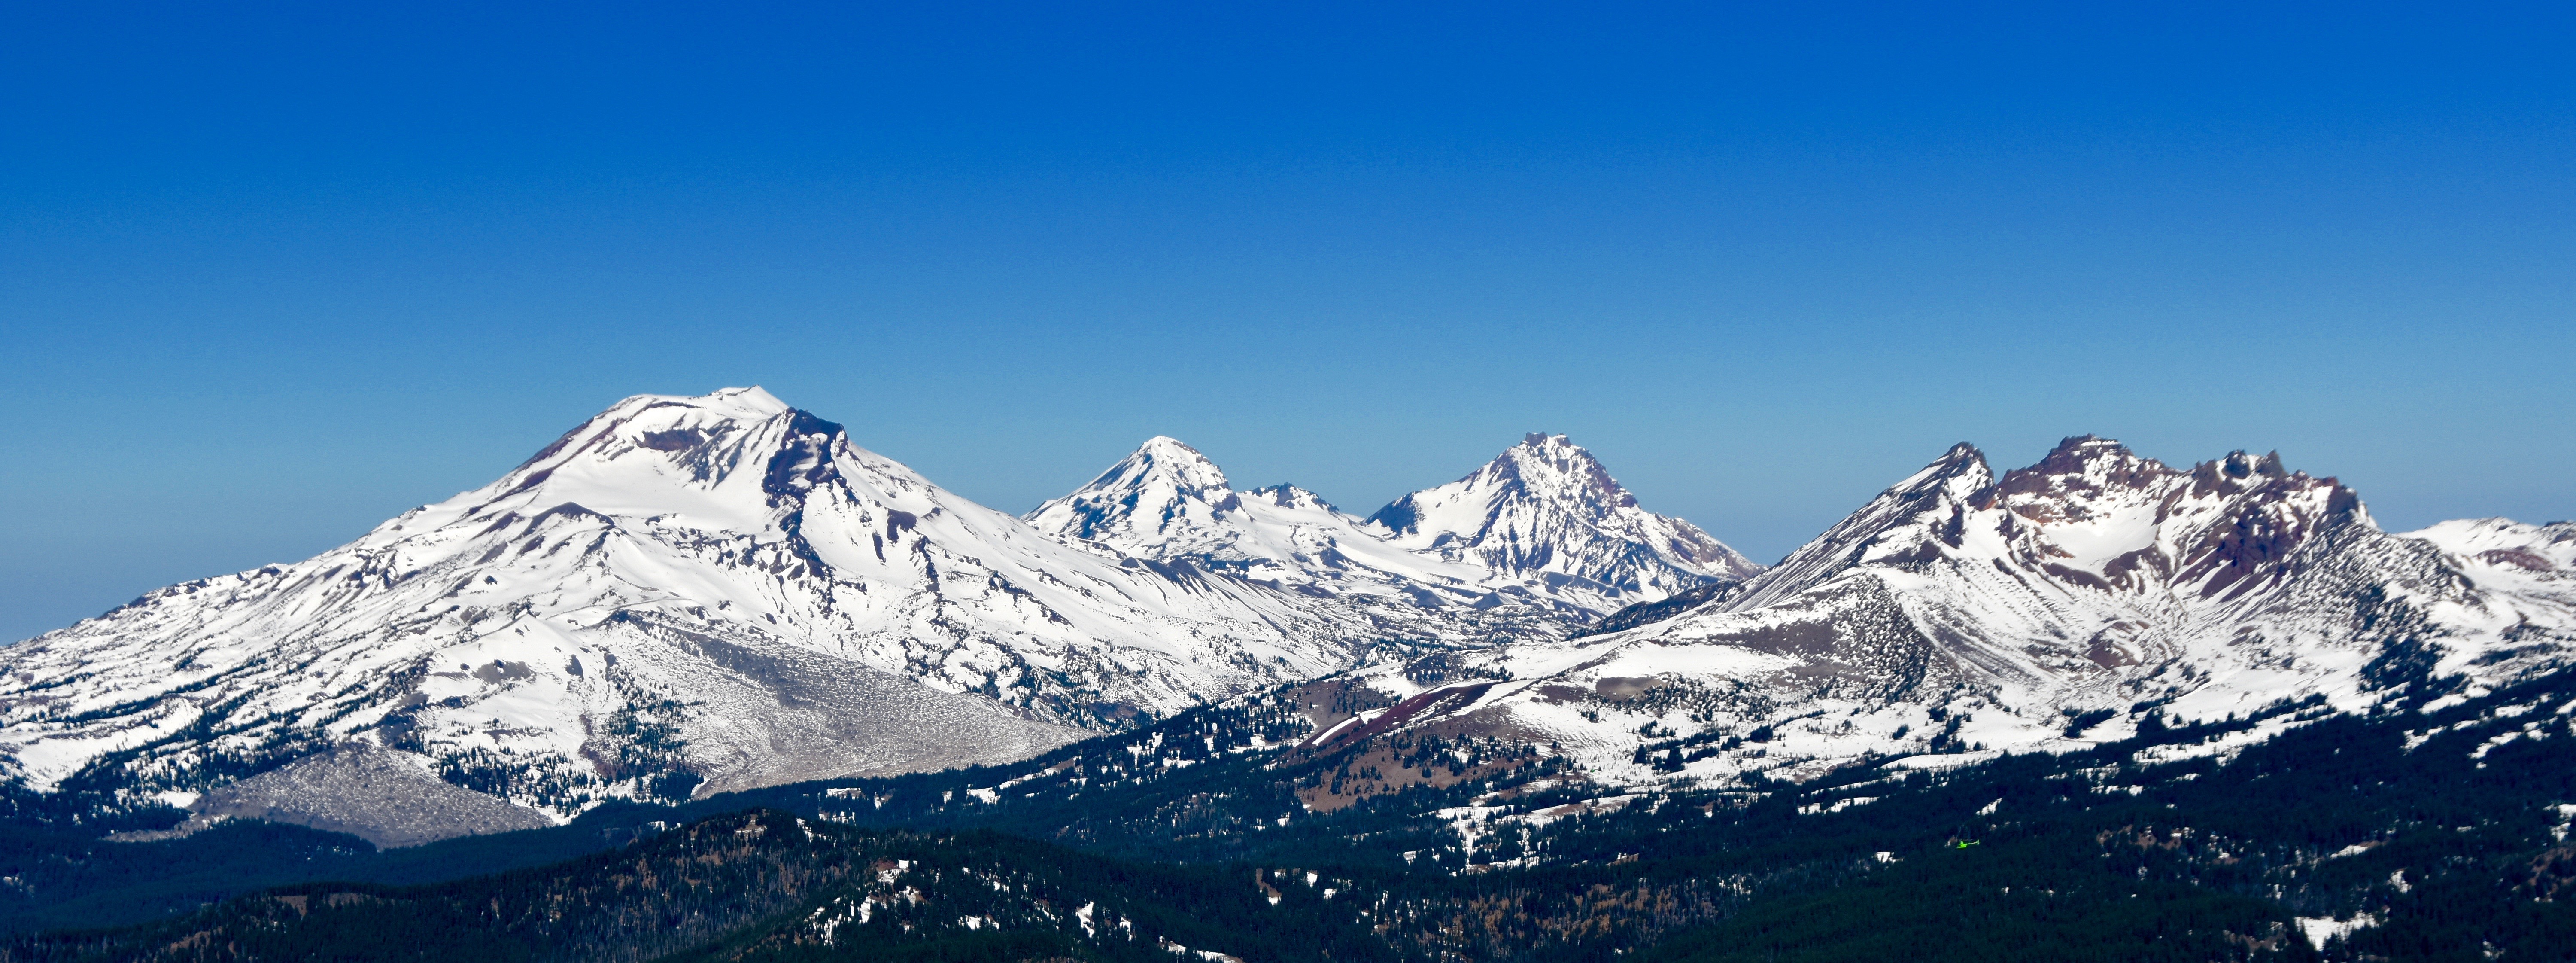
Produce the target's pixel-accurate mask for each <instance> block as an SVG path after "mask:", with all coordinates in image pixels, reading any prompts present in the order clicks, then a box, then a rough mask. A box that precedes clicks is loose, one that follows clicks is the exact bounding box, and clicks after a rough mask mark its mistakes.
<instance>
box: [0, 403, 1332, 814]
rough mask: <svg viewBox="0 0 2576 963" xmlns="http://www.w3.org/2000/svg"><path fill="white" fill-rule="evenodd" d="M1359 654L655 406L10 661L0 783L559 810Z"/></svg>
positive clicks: (720, 416)
mask: <svg viewBox="0 0 2576 963" xmlns="http://www.w3.org/2000/svg"><path fill="white" fill-rule="evenodd" d="M1349 642H1350V639H1349V638H1348V637H1347V633H1343V632H1339V631H1337V630H1336V629H1335V628H1334V626H1333V625H1332V624H1330V620H1328V619H1325V618H1322V617H1319V616H1318V615H1317V614H1316V613H1315V612H1314V611H1313V610H1312V609H1311V608H1310V607H1307V606H1305V605H1302V604H1301V603H1300V602H1299V600H1298V598H1297V597H1296V596H1294V595H1291V594H1288V593H1281V592H1277V591H1273V590H1271V589H1268V588H1266V587H1263V586H1259V585H1255V584H1253V583H1250V582H1247V581H1244V580H1241V579H1236V578H1231V577H1227V576H1223V575H1212V574H1209V573H1205V572H1201V571H1198V570H1196V569H1192V568H1189V567H1186V566H1173V565H1163V564H1159V563H1152V562H1147V561H1142V560H1138V559H1133V558H1122V557H1117V556H1115V555H1114V553H1113V554H1107V555H1104V554H1102V553H1098V552H1095V551H1086V550H1082V549H1079V548H1075V547H1071V546H1068V545H1066V544H1063V543H1061V542H1059V541H1057V540H1055V539H1051V538H1048V537H1045V536H1042V535H1040V534H1039V533H1038V532H1036V531H1034V530H1032V529H1031V528H1029V527H1028V526H1027V525H1025V524H1023V523H1021V522H1020V521H1019V520H1018V519H1015V518H1013V517H1011V516H1009V515H1005V514H1002V513H1000V512H995V511H992V510H989V509H986V508H983V507H981V506H978V505H975V504H973V503H971V502H968V501H966V500H965V499H962V498H959V497H957V496H955V495H953V494H950V493H949V492H946V491H944V490H942V489H940V488H939V487H938V486H936V485H933V484H931V483H930V482H928V481H927V480H925V479H923V478H922V477H921V476H919V475H917V474H915V473H914V472H912V471H911V470H910V469H907V468H905V467H904V466H902V465H900V464H897V463H895V462H893V461H891V460H888V459H886V458H884V457H882V456H879V455H877V454H874V453H872V452H869V451H867V450H865V449H862V448H859V447H857V446H856V445H854V444H852V443H851V441H850V439H849V436H848V435H847V433H845V432H844V431H843V430H842V429H841V427H840V426H838V425H835V424H832V423H830V422H825V421H822V420H820V419H818V418H815V417H814V416H812V415H809V414H806V413H804V412H802V411H797V410H794V409H791V408H789V407H787V406H786V405H784V404H782V403H780V402H779V401H778V400H777V399H775V398H773V397H771V396H769V395H768V394H767V393H766V392H763V391H761V390H759V389H757V388H749V389H727V390H724V391H719V392H716V393H714V394H711V395H707V396H704V397H696V398H687V397H663V396H639V397H635V398H629V399H627V400H625V401H623V402H620V403H618V404H617V405H616V406H614V407H612V408H610V409H608V410H607V411H605V412H603V413H601V414H600V415H598V416H596V417H594V418H592V419H590V420H589V421H588V422H586V423H584V424H583V425H581V426H580V427H579V428H576V429H574V430H573V431H572V432H571V433H569V434H566V435H565V436H563V438H562V439H561V440H559V441H557V442H555V443H554V444H553V445H551V446H549V447H547V448H546V449H545V450H544V451H542V452H539V453H538V454H537V455H536V457H534V458H531V459H530V460H529V461H528V462H527V463H526V464H524V465H521V466H520V467H519V468H518V469H516V470H514V471H512V472H510V473H509V474H508V475H506V476H504V477H503V478H501V479H500V480H499V481H496V482H494V483H492V484H490V485H487V486H485V487H483V488H480V489H476V490H474V491H471V492H467V493H464V494H462V495H458V496H456V497H455V498H452V499H449V500H447V501H445V502H441V503H439V504H436V505H430V506H425V507H422V508H418V509H415V510H412V511H410V512H406V513H404V514H403V515H402V516H401V517H399V518H395V519H393V520H391V521H388V522H386V523H384V524H383V525H381V526H379V527H378V528H377V529H376V530H375V531H372V532H370V533H368V534H367V535H366V536H365V537H364V538H361V539H359V540H357V541H355V542H352V543H350V544H348V545H345V546H342V547H340V548H337V549H333V550H331V551H329V552H326V553H323V554H322V555H320V556H317V557H315V558H312V559H309V560H307V561H303V562H299V563H294V564H286V565H273V566H268V567H265V568H261V569H257V570H255V571H249V572H243V573H240V574H237V575H231V576H225V577H220V578H211V579H204V580H200V581H196V582H190V583H187V584H184V585H178V586H172V587H170V588H167V589H163V590H160V591H156V592H154V593H152V594H150V595H148V596H146V597H144V598H142V599H138V600H136V601H135V602H134V603H132V604H130V605H128V606H125V607H123V608H120V609H118V610H116V611H113V612H110V613H108V614H106V615H103V616H101V617H99V618H95V619H90V620H86V621H84V622H81V623H80V624H78V625H75V626H72V627H70V628H67V629H63V630H60V631H56V632H52V633H48V634H46V635H44V636H41V637H38V638H36V639H33V640H29V641H27V642H24V643H21V644H18V645H15V646H11V647H9V648H7V649H5V650H0V673H5V674H0V713H5V714H0V762H5V765H6V767H7V772H8V774H9V775H11V776H13V777H15V778H17V779H19V780H21V781H22V783H23V784H24V785H25V786H28V787H30V788H34V789H39V790H51V789H55V788H57V787H67V786H77V787H87V788H90V789H94V790H110V791H114V792H118V793H122V794H125V795H127V796H128V797H132V796H134V795H136V794H145V793H166V794H169V795H168V796H167V798H174V799H186V798H189V797H190V796H191V795H192V794H195V793H199V792H202V791H204V790H207V789H210V788H213V787H215V786H219V785H222V784H225V783H227V782H229V781H231V780H233V779H235V778H238V777H239V776H241V775H243V774H246V773H249V772H253V771H257V770H260V769H263V768H267V767H270V766H273V765H275V764H276V763H277V762H278V761H280V760H284V759H288V758H293V757H297V756H301V755H306V754H309V753H312V752H315V751H318V750H320V749H322V748H324V747H327V746H330V745H333V744H337V743H344V742H348V741H363V742H370V743H376V744H380V745H382V746H385V747H388V748H392V749H396V750H399V751H400V752H401V753H403V754H404V756H405V758H407V759H409V760H410V762H411V764H414V765H418V766H422V767H424V768H425V769H429V770H435V771H438V772H440V773H442V774H443V775H445V776H446V777H447V778H448V779H449V781H451V782H454V783H457V784H459V785H464V786H468V787H471V788H476V789H482V790H485V791H488V792H492V793H495V794H497V795H500V796H503V797H506V798H508V799H511V800H513V801H515V802H519V803H521V804H526V805H533V806H542V807H547V808H548V809H550V810H551V811H553V812H555V813H557V814H558V815H561V814H567V813H571V812H575V811H578V810H579V809H580V808H581V807H583V806H584V805H587V804H589V803H591V802H593V801H596V800H598V799H601V798H605V797H611V796H638V795H644V796H652V795H661V796H670V795H677V794H684V793H686V792H687V791H689V790H690V789H691V788H692V787H697V788H698V789H699V790H700V791H711V790H721V789H733V788H742V787H747V786H753V785H760V784H766V783H776V782H782V781H788V780H795V779H806V778H817V777H823V776H832V775H839V774H843V773H851V772H895V771H905V770H916V769H922V768H939V767H942V766H947V765H954V764H961V763H966V762H975V761H995V760H1000V759H1007V758H1016V757H1020V756H1025V755H1028V754H1030V753H1033V752H1036V751H1039V750H1042V749H1045V748H1047V747H1050V746H1053V745H1056V744H1059V743H1062V742H1064V741H1066V740H1069V739H1072V738H1075V737H1077V736H1079V735H1082V734H1083V733H1084V731H1085V727H1089V728H1098V727H1102V726H1114V725H1116V724H1117V723H1118V722H1119V720H1121V719H1123V718H1126V717H1131V716H1133V715H1135V714H1136V713H1138V712H1139V711H1140V710H1144V711H1155V712H1162V711H1171V710H1176V709H1179V708H1183V707H1186V706H1189V705H1192V704H1196V703H1198V702H1201V701H1204V700H1206V699H1209V698H1214V697H1219V696H1222V695H1225V694H1229V693H1234V692H1241V691H1245V690H1248V689H1252V688H1256V687H1261V686H1267V685H1271V684H1275V683H1278V682H1281V681H1285V680H1293V679H1301V678H1307V677H1311V676H1314V675H1317V674H1320V673H1324V672H1329V671H1332V670H1335V669H1339V668H1342V667H1343V666H1344V665H1345V664H1346V662H1347V660H1348V658H1349V653H1350V649H1349Z"/></svg>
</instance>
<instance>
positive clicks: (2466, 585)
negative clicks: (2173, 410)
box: [1362, 436, 2576, 783]
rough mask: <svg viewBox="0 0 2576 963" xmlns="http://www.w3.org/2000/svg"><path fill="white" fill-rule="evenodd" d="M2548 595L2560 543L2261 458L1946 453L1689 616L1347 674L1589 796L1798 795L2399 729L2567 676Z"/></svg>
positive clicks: (2071, 442) (2566, 541)
mask: <svg viewBox="0 0 2576 963" xmlns="http://www.w3.org/2000/svg"><path fill="white" fill-rule="evenodd" d="M2571 589H2576V526H2570V525H2568V524H2567V523H2559V524H2555V525H2550V526H2529V525H2519V524H2515V523H2512V522H2506V521H2503V520H2494V519H2491V520H2485V521H2474V522H2450V523H2445V524H2443V525H2438V526H2435V527H2434V528H2432V529H2428V530H2426V531H2424V532H2419V533H2413V534H2410V535H2392V534H2388V533H2385V532H2382V531H2380V530H2379V528H2378V526H2377V525H2376V524H2374V523H2373V522H2372V521H2371V519H2370V516H2369V514H2368V512H2367V510H2366V509H2365V508H2364V507H2363V506H2362V503H2361V500H2360V498H2359V497H2358V496H2357V495H2356V494H2355V493H2354V492H2353V491H2352V490H2351V489H2350V488H2347V487H2345V486H2343V485H2341V484H2339V483H2337V482H2336V481H2335V480H2334V479H2332V478H2315V477H2311V476H2309V475H2306V474H2304V473H2297V472H2291V471H2288V470H2286V469H2284V468H2283V467H2282V465H2281V463H2280V460H2279V458H2278V457H2277V456H2269V455H2267V456H2263V457H2260V458H2257V457H2253V456H2249V455H2247V454H2245V453H2243V452H2237V453H2234V454H2231V455H2228V456H2227V457H2225V458H2222V459H2219V460H2217V461H2211V462H2204V463H2201V464H2199V465H2196V466H2193V467H2192V468H2190V469H2176V468H2172V467H2168V466H2166V465H2164V464H2161V463H2159V462H2156V461H2153V460H2150V459H2144V458H2140V457H2138V456H2137V455H2136V454H2134V453H2132V452H2130V451H2129V450H2128V449H2126V448H2125V447H2122V446H2121V445H2119V444H2118V443H2116V442H2111V441H2107V440H2104V439H2100V438H2094V437H2090V436H2086V437H2079V438H2070V439H2067V440H2066V441H2065V442H2064V443H2062V444H2060V445H2059V446H2058V447H2057V448H2056V450H2054V451H2052V452H2050V453H2049V455H2048V456H2047V457H2046V458H2045V459H2044V460H2042V461H2041V462H2040V463H2039V464H2037V465H2033V466H2031V467H2029V468H2023V469H2017V470H2014V471H2010V472H2006V473H2004V474H2003V475H2002V476H2001V477H1996V476H1995V475H1994V474H1993V473H1992V472H1991V471H1990V470H1989V469H1988V467H1987V465H1986V462H1985V458H1984V456H1983V455H1982V454H1980V453H1979V452H1978V451H1977V450H1976V449H1975V448H1972V447H1969V446H1967V445H1960V446H1958V447H1955V448H1953V449H1951V450H1950V451H1949V452H1948V453H1947V454H1945V455H1944V456H1943V457H1942V458H1940V459H1939V460H1937V461H1935V462H1933V463H1932V464H1931V465H1929V466H1927V467H1926V468H1924V469H1923V470H1922V471H1921V472H1918V473H1916V474H1915V475H1913V476H1912V477H1910V478H1907V479H1906V480H1904V481H1902V482H1899V483H1898V484H1897V485H1895V486H1894V487H1892V488H1889V489H1888V490H1887V491H1885V492H1884V493H1882V494H1880V495H1879V496H1878V497H1877V498H1876V499H1873V500H1872V501H1871V502H1870V503H1869V504H1868V505H1866V506H1863V507H1862V508H1861V509H1860V510H1859V511H1856V512H1854V513H1853V514H1852V515H1850V516H1849V517H1847V518H1845V519H1844V520H1843V521H1842V522H1841V523H1840V524H1838V525H1836V526H1834V527H1833V528H1832V529H1831V530H1829V531H1827V532H1826V533H1825V534H1823V535H1822V536H1819V537H1818V538H1816V539H1815V540H1814V541H1812V542H1809V543H1808V544H1807V545H1806V546H1805V547H1803V548H1801V549H1799V550H1798V551H1797V552H1795V553H1793V554H1791V555H1790V556H1789V557H1788V558H1787V559H1786V560H1784V561H1783V562H1782V563H1781V564H1780V565H1778V566H1775V567H1773V568H1772V569H1770V570H1768V571H1766V572H1763V573H1761V574H1760V575H1758V576H1756V577H1754V578H1753V579H1751V580H1750V581H1749V582H1747V583H1746V584H1745V585H1744V586H1743V587H1742V588H1741V589H1739V590H1735V591H1731V592H1725V593H1720V594H1719V595H1718V597H1716V598H1714V599H1713V600H1712V601H1709V602H1707V603H1706V604H1703V605H1701V606H1700V607H1698V608H1696V609H1693V610H1691V611H1688V612H1687V613H1684V614H1681V615H1678V616H1674V617H1671V618H1668V619H1664V620H1662V621H1656V622H1652V623H1650V624H1645V625H1642V626H1639V627H1636V628H1632V629H1628V630H1625V631H1619V632H1613V633H1609V634H1603V635H1596V636H1590V637H1584V638H1578V639H1574V640H1570V641H1565V642H1553V643H1550V642H1530V643H1523V644H1516V645H1511V646H1505V647H1501V648H1498V649H1495V650H1491V651H1488V652H1484V653H1481V654H1475V655H1470V656H1465V657H1453V658H1452V659H1451V660H1450V662H1451V663H1452V664H1451V665H1450V666H1449V667H1448V670H1447V671H1446V672H1444V673H1442V674H1441V676H1440V677H1438V678H1434V679H1433V680H1432V682H1431V684H1429V685H1428V686H1426V684H1425V683H1424V682H1422V681H1419V680H1421V679H1422V678H1423V674H1422V673H1419V672H1415V673H1404V672H1398V671H1395V670H1393V669H1391V668H1390V669H1381V670H1377V671H1374V672H1370V673H1363V674H1362V677H1363V678H1365V679H1366V680H1367V683H1368V684H1369V685H1371V686H1373V687H1375V688H1378V689H1381V690H1383V691H1385V692H1386V694H1387V696H1388V697H1389V698H1391V699H1392V698H1405V699H1408V700H1410V702H1411V703H1412V704H1417V705H1433V704H1434V703H1435V702H1436V703H1437V704H1438V705H1439V707H1440V711H1439V712H1438V716H1439V717H1440V718H1444V719H1447V720H1450V721H1449V722H1447V723H1445V724H1448V725H1453V726H1454V725H1458V724H1461V723H1459V722H1457V720H1462V719H1470V718H1472V719H1476V720H1479V721H1478V722H1476V723H1475V725H1474V727H1475V728H1478V729H1495V730H1498V731H1499V730H1503V729H1509V730H1512V731H1518V732H1524V733H1529V732H1535V733H1543V734H1545V735H1546V736H1547V737H1548V739H1549V741H1553V742H1557V743H1560V744H1562V745H1564V746H1565V747H1567V750H1568V751H1569V752H1572V753H1575V754H1576V755H1577V756H1578V757H1579V758H1581V759H1582V760H1583V762H1584V764H1585V765H1586V767H1587V768H1589V769H1591V770H1593V771H1594V772H1596V773H1599V774H1602V775H1603V777H1604V778H1608V779H1611V780H1613V781H1626V782H1631V783H1634V782H1641V781H1650V780H1654V779H1660V778H1666V775H1665V774H1669V773H1682V774H1684V775H1687V776H1692V777H1701V778H1725V777H1728V776H1730V775H1731V774H1734V773H1739V772H1743V771H1747V770H1781V771H1782V773H1781V774H1784V775H1794V774H1799V773H1805V772H1813V771H1819V770H1821V769H1822V768H1826V767H1830V766H1833V765H1839V764H1843V763H1847V762H1850V761H1853V760H1856V759H1862V758H1869V757H1885V756H1904V755H1907V754H1926V753H1929V754H1933V756H1927V757H1926V758H1933V757H1938V758H1947V759H1952V760H1956V759H1959V758H1961V756H1960V753H1962V752H1969V751H1972V750H1975V749H2003V748H2007V747H2045V746H2048V745H2053V744H2057V745H2062V744H2071V743H2072V742H2073V741H2076V740H2100V739H2106V738H2120V737H2125V736H2126V735H2128V734H2130V733H2132V732H2134V731H2135V730H2136V727H2138V726H2139V725H2142V724H2146V722H2147V720H2148V718H2149V716H2150V715H2154V716H2155V717H2156V718H2158V719H2163V718H2180V719H2187V720H2203V719H2205V720H2216V719H2219V718H2221V717H2225V716H2229V715H2231V714H2239V715H2241V714H2246V713H2252V712H2254V711H2256V710H2261V709H2265V708H2266V707H2270V706H2277V705H2279V704H2281V703H2282V702H2284V701H2285V700H2288V701H2298V700H2306V699H2310V698H2311V697H2313V698H2315V699H2317V700H2319V701H2318V702H2316V703H2314V704H2315V705H2316V706H2317V707H2318V710H2319V711H2332V710H2344V711H2357V710H2361V709H2365V708H2367V707H2369V706H2372V705H2376V704H2378V703H2381V702H2385V701H2388V700H2396V699H2405V700H2415V701H2416V702H2418V703H2419V704H2420V703H2421V702H2423V701H2425V700H2431V699H2437V698H2441V697H2443V696H2444V695H2445V694H2446V693H2452V692H2458V691H2474V690H2476V689H2478V688H2481V687H2486V686H2492V685H2495V684H2498V683H2500V682H2502V681H2506V680H2510V679H2513V678H2517V677H2520V676H2523V675H2526V674H2529V673H2532V672H2537V671H2541V670H2544V669H2547V668H2550V667H2554V666H2558V665H2560V664H2562V663H2563V662H2564V660H2565V659H2566V657H2567V653H2568V652H2569V651H2570V650H2569V646H2570V644H2571V643H2576V591H2571ZM1461 679H1463V680H1464V681H1458V680H1461ZM1441 686H1446V687H1449V688H1452V689H1455V690H1457V692H1456V693H1455V695H1454V696H1452V697H1446V698H1445V699H1442V700H1426V699H1424V698H1423V697H1424V696H1425V695H1426V694H1427V691H1428V689H1431V688H1439V687H1441ZM1471 690H1472V691H1471ZM1431 721H1432V718H1431V717H1430V716H1426V717H1425V718H1424V719H1422V720H1418V721H1416V722H1415V723H1413V724H1429V723H1430V722H1431ZM1387 722H1389V723H1392V722H1393V720H1387ZM2275 722H2276V723H2277V724H2278V725H2288V724H2292V722H2293V720H2292V719H2291V718H2290V717H2288V716H2283V717H2280V718H2278V719H2277V720H2275ZM1641 732H1643V733H1647V735H1644V736H1641V735H1639V733H1641ZM2260 734H2261V733H2260V732H2259V731H2258V732H2257V733H2255V734H2254V735H2252V736H2249V738H2255V737H2259V736H2260ZM2212 751H2219V750H2218V749H2213V750H2212Z"/></svg>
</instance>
